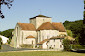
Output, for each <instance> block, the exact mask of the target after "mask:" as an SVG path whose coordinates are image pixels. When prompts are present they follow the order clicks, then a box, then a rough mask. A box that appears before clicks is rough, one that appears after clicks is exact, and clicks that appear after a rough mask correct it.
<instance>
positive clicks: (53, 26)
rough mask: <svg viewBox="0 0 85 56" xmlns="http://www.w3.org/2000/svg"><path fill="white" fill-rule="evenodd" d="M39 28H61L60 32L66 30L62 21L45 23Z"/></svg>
mask: <svg viewBox="0 0 85 56" xmlns="http://www.w3.org/2000/svg"><path fill="white" fill-rule="evenodd" d="M37 30H59V31H60V32H66V30H65V28H64V26H63V24H62V23H50V22H46V23H43V24H42V25H41V26H40V27H39V28H38V29H37Z"/></svg>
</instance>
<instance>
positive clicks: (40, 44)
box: [37, 39, 49, 45]
mask: <svg viewBox="0 0 85 56" xmlns="http://www.w3.org/2000/svg"><path fill="white" fill-rule="evenodd" d="M46 41H49V39H45V40H43V41H41V42H40V43H37V44H38V45H42V44H43V43H45V42H46Z"/></svg>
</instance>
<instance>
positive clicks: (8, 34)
mask: <svg viewBox="0 0 85 56" xmlns="http://www.w3.org/2000/svg"><path fill="white" fill-rule="evenodd" d="M13 30H14V29H8V30H5V31H2V32H1V33H0V34H1V35H3V36H5V37H8V38H12V31H13Z"/></svg>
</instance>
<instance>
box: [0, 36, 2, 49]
mask: <svg viewBox="0 0 85 56" xmlns="http://www.w3.org/2000/svg"><path fill="white" fill-rule="evenodd" d="M1 45H2V39H1V37H0V49H1Z"/></svg>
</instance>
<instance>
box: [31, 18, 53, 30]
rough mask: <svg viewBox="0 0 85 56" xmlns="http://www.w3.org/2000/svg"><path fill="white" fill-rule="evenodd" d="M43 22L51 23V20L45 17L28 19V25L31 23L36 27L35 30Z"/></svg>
mask: <svg viewBox="0 0 85 56" xmlns="http://www.w3.org/2000/svg"><path fill="white" fill-rule="evenodd" d="M45 22H50V23H52V19H51V18H46V17H36V18H34V19H30V23H32V24H33V25H34V26H35V27H36V29H37V28H38V27H40V25H42V24H43V23H45Z"/></svg>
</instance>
